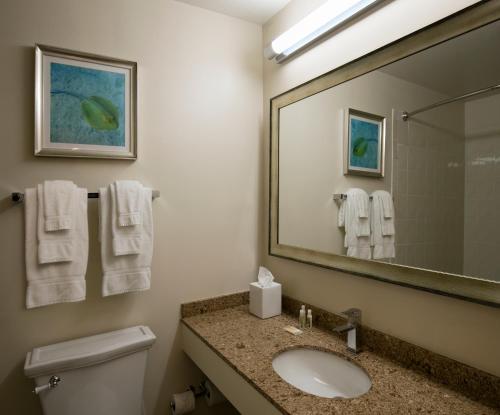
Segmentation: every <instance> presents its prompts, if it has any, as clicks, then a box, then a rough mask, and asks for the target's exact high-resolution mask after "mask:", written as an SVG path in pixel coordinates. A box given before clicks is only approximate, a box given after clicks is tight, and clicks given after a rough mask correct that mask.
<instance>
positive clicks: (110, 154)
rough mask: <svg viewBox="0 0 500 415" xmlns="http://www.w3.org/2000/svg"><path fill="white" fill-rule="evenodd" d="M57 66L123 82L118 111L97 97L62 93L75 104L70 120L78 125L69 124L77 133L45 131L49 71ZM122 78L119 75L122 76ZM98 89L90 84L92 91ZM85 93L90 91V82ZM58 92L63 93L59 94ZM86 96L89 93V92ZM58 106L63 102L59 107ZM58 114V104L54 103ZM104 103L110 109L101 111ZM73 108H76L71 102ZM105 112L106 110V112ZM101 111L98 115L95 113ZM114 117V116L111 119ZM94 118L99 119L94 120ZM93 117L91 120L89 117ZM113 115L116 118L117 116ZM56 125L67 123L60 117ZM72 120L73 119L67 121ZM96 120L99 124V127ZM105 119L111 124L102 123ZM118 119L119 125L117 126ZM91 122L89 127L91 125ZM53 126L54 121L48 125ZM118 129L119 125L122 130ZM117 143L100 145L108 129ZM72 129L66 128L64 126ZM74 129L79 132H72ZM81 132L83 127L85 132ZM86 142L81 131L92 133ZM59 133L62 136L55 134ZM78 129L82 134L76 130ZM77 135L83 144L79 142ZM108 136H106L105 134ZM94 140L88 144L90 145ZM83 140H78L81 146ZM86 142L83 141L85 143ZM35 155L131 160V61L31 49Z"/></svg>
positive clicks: (134, 88) (134, 129) (134, 108)
mask: <svg viewBox="0 0 500 415" xmlns="http://www.w3.org/2000/svg"><path fill="white" fill-rule="evenodd" d="M54 62H55V63H62V65H60V66H61V67H63V66H64V67H70V68H72V69H75V68H77V69H79V68H83V70H87V71H88V72H91V71H93V72H96V73H100V72H103V73H110V74H114V73H116V74H118V75H117V76H119V77H120V80H121V79H123V108H121V107H120V110H122V111H118V109H117V107H116V106H111V104H112V103H111V102H110V101H109V100H108V99H106V98H102V97H100V96H97V97H96V96H94V95H92V96H83V95H81V94H77V93H66V95H68V96H69V95H72V96H73V97H76V99H77V100H78V99H79V100H80V101H79V102H78V104H79V105H80V106H81V112H82V114H75V115H74V118H75V119H76V118H78V117H80V120H79V122H80V123H81V124H82V125H83V124H85V121H87V124H85V125H84V126H83V127H81V126H78V127H77V126H75V131H78V135H77V134H75V135H74V137H73V136H72V130H71V129H68V128H66V129H64V128H62V127H61V128H59V129H58V130H57V131H58V135H57V136H56V135H55V133H54V129H52V130H51V121H52V120H53V118H52V119H51V111H52V96H53V95H54V93H55V92H54V91H53V90H52V89H51V82H52V75H51V71H52V68H53V65H52V63H54ZM122 75H123V76H122ZM97 88H98V86H97V85H95V86H94V90H96V89H97ZM89 90H90V91H92V85H91V82H90V86H89ZM60 93H64V92H60ZM90 94H92V92H90ZM62 104H64V102H63V103H62ZM58 105H59V107H57V108H58V111H62V112H61V113H62V114H64V110H60V109H59V108H60V106H61V101H59V104H58ZM107 105H110V107H107ZM74 106H75V108H79V107H78V106H77V105H76V104H74ZM54 108H55V107H54ZM106 110H109V111H106ZM99 111H101V112H99ZM115 115H116V117H114V116H115ZM98 116H100V117H101V118H99V119H98V118H97V117H98ZM92 117H94V118H92ZM118 117H119V118H118ZM61 119H62V120H63V121H62V123H66V124H68V123H69V122H70V121H68V120H67V119H66V118H63V117H61ZM71 120H73V117H72V118H71ZM99 120H101V121H102V120H104V121H102V122H101V124H99ZM106 120H108V121H109V120H111V122H109V123H108V125H106V124H104V125H103V123H105V122H106ZM118 120H119V121H123V122H121V123H119V122H118ZM92 121H95V123H92ZM54 124H55V123H54ZM122 125H123V126H122ZM118 126H119V128H120V130H119V131H120V132H119V133H116V135H117V136H118V137H119V141H118V143H116V142H112V143H111V144H110V143H108V142H106V141H105V140H111V138H110V139H108V136H107V135H106V134H107V133H108V131H106V130H112V129H117V128H118ZM70 127H72V125H70ZM77 128H78V129H79V130H77ZM85 128H86V129H85ZM92 129H94V130H95V134H93V135H92V136H91V137H90V136H89V138H88V139H87V138H86V136H85V134H86V132H89V131H90V132H91V133H94V130H92ZM60 131H62V132H60ZM82 131H83V132H82ZM82 137H83V138H84V140H82ZM109 137H111V133H109ZM90 140H94V142H92V141H90ZM82 141H84V142H82ZM85 141H88V142H85ZM34 154H35V156H49V157H85V158H106V159H128V160H135V159H137V62H133V61H128V60H122V59H116V58H110V57H106V56H101V55H96V54H92V53H85V52H78V51H73V50H68V49H62V48H57V47H52V46H46V45H39V44H37V45H35V146H34Z"/></svg>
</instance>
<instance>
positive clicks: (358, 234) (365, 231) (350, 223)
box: [338, 189, 371, 259]
mask: <svg viewBox="0 0 500 415" xmlns="http://www.w3.org/2000/svg"><path fill="white" fill-rule="evenodd" d="M346 193H347V199H345V200H343V201H342V204H341V206H340V209H339V216H338V226H339V227H344V228H345V237H344V247H345V248H347V256H351V257H356V258H363V259H370V258H371V248H370V218H369V209H368V206H369V198H368V194H367V193H366V192H365V191H364V190H361V189H349V190H348V191H347V192H346ZM367 209H368V210H367ZM367 212H368V214H367Z"/></svg>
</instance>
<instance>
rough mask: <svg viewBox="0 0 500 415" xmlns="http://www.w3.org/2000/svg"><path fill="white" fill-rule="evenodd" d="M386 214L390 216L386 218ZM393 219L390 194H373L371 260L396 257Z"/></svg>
mask: <svg viewBox="0 0 500 415" xmlns="http://www.w3.org/2000/svg"><path fill="white" fill-rule="evenodd" d="M388 212H390V216H387V215H388ZM394 219H395V215H394V205H393V202H392V196H391V195H390V193H388V192H386V191H385V190H377V191H375V192H373V193H372V208H371V218H370V221H371V245H372V246H373V259H389V258H395V257H396V249H395V245H394V244H395V234H396V230H395V227H394Z"/></svg>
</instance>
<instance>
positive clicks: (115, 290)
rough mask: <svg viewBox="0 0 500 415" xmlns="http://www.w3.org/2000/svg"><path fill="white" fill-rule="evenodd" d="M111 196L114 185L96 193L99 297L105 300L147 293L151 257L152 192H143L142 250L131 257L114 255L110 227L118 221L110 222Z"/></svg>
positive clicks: (146, 190) (147, 189)
mask: <svg viewBox="0 0 500 415" xmlns="http://www.w3.org/2000/svg"><path fill="white" fill-rule="evenodd" d="M112 194H113V185H110V186H109V187H106V188H101V189H99V223H100V230H99V234H100V241H101V260H102V269H103V279H102V295H103V296H104V297H105V296H108V295H114V294H122V293H126V292H132V291H143V290H147V289H149V287H150V280H151V260H152V257H153V212H152V203H151V201H152V190H151V189H149V188H144V189H143V198H144V199H143V214H142V218H141V220H142V225H141V226H140V229H141V250H140V253H138V254H133V255H118V256H117V255H115V253H114V249H113V227H118V226H117V221H116V220H113V218H115V219H116V215H114V211H113V209H112V203H113V202H112ZM136 226H137V225H136ZM124 228H127V227H124ZM124 228H122V229H124Z"/></svg>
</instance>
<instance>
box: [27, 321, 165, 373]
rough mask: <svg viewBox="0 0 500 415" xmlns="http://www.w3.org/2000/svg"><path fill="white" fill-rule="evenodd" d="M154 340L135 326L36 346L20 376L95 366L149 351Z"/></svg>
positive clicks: (153, 336)
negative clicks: (138, 352)
mask: <svg viewBox="0 0 500 415" xmlns="http://www.w3.org/2000/svg"><path fill="white" fill-rule="evenodd" d="M155 340H156V336H155V335H154V334H153V332H152V331H151V330H150V328H149V327H147V326H136V327H129V328H126V329H122V330H116V331H111V332H108V333H102V334H98V335H95V336H89V337H82V338H80V339H75V340H70V341H66V342H62V343H56V344H51V345H49V346H43V347H37V348H35V349H33V350H32V351H31V352H28V354H27V355H26V361H25V364H24V373H25V374H26V376H28V377H37V376H43V375H49V374H54V372H55V371H65V370H71V369H76V368H79V367H83V366H90V365H95V364H97V363H102V362H105V361H107V360H111V359H116V358H118V357H121V356H124V355H127V354H131V353H134V352H137V351H140V350H144V349H149V348H150V347H151V345H152V344H153V342H154V341H155Z"/></svg>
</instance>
